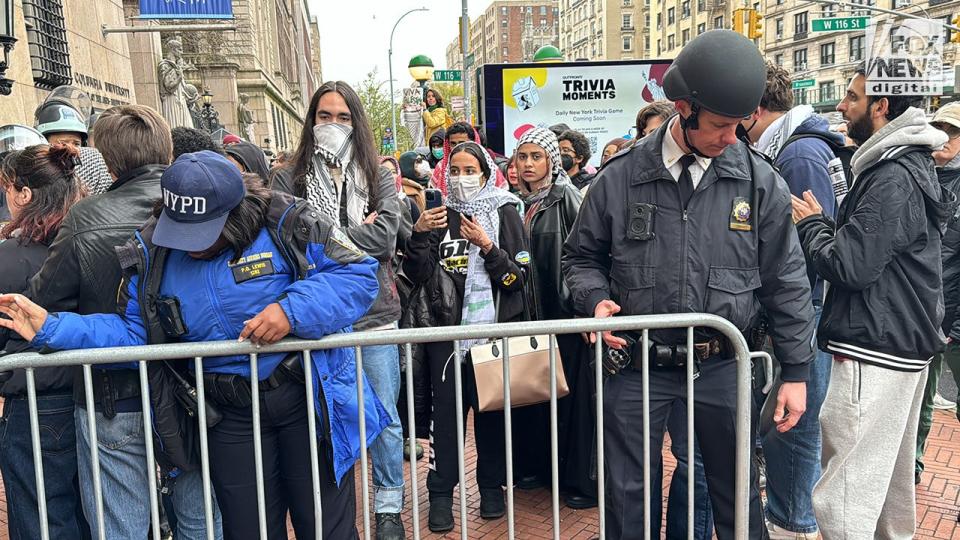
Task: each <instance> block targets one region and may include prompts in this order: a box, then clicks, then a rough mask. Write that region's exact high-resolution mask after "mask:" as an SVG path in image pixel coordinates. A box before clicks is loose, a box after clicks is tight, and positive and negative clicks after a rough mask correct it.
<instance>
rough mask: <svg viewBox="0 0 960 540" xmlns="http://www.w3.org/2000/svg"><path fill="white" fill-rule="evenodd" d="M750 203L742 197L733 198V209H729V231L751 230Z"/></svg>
mask: <svg viewBox="0 0 960 540" xmlns="http://www.w3.org/2000/svg"><path fill="white" fill-rule="evenodd" d="M751 214H752V212H751V211H750V203H749V202H748V201H747V199H745V198H743V197H736V198H735V199H733V210H731V211H730V230H731V231H752V230H753V226H751V225H750V216H751Z"/></svg>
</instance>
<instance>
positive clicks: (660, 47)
mask: <svg viewBox="0 0 960 540" xmlns="http://www.w3.org/2000/svg"><path fill="white" fill-rule="evenodd" d="M662 52H663V44H662V42H661V41H660V40H659V39H658V40H657V54H658V55H659V54H660V53H662Z"/></svg>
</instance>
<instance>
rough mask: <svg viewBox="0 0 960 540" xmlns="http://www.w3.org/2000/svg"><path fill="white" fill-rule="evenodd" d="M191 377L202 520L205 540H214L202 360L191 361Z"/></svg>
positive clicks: (205, 391)
mask: <svg viewBox="0 0 960 540" xmlns="http://www.w3.org/2000/svg"><path fill="white" fill-rule="evenodd" d="M193 377H194V379H196V390H197V422H198V425H199V428H200V478H201V479H202V481H203V518H204V522H205V523H206V525H207V540H214V538H215V534H214V533H215V532H216V530H215V529H214V524H213V491H212V490H211V489H210V485H211V484H210V442H209V436H208V434H207V390H206V388H204V386H203V358H202V357H200V356H198V357H196V358H194V359H193Z"/></svg>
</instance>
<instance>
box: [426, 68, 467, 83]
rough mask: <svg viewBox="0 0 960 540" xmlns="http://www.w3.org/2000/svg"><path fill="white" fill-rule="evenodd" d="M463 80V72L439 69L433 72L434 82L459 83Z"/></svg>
mask: <svg viewBox="0 0 960 540" xmlns="http://www.w3.org/2000/svg"><path fill="white" fill-rule="evenodd" d="M462 79H463V72H462V71H460V70H458V69H438V70H435V71H434V72H433V80H434V81H437V82H458V81H461V80H462Z"/></svg>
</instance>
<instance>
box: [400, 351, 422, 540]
mask: <svg viewBox="0 0 960 540" xmlns="http://www.w3.org/2000/svg"><path fill="white" fill-rule="evenodd" d="M404 353H405V356H406V361H407V372H406V375H407V426H409V427H408V431H409V433H410V438H409V443H410V495H411V500H412V506H411V507H410V510H411V511H412V520H413V540H420V492H419V490H420V483H419V481H418V480H417V417H416V413H415V411H414V407H415V405H414V402H413V397H414V396H413V394H414V390H413V346H412V345H410V344H409V343H407V344H406V345H405V346H404Z"/></svg>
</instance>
